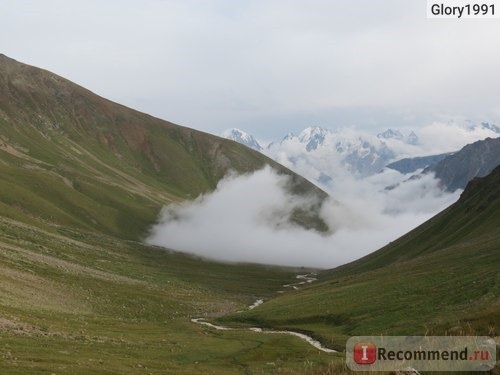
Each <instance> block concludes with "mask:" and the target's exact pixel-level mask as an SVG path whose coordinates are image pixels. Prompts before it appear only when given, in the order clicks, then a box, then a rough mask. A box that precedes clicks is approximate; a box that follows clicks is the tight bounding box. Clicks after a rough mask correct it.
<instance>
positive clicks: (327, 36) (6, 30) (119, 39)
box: [0, 0, 500, 138]
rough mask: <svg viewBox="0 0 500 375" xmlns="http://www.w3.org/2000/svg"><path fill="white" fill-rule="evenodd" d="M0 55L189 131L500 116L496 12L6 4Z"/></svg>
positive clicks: (348, 4)
mask: <svg viewBox="0 0 500 375" xmlns="http://www.w3.org/2000/svg"><path fill="white" fill-rule="evenodd" d="M1 5H2V11H1V12H0V24H1V25H2V32H1V36H0V52H2V53H4V54H6V55H8V56H10V57H12V58H15V59H17V60H20V61H23V62H26V63H29V64H32V65H36V66H39V67H43V68H46V69H48V70H51V71H53V72H55V73H57V74H60V75H62V76H65V77H66V78H69V79H70V80H73V81H75V82H76V83H79V84H81V85H83V86H85V87H87V88H89V89H90V90H92V91H94V92H96V93H98V94H100V95H102V96H105V97H107V98H109V99H112V100H114V101H117V102H120V103H123V104H125V105H128V106H130V107H133V108H136V109H139V110H142V111H144V112H147V113H150V114H153V115H155V116H158V117H161V118H164V119H167V120H170V121H173V122H177V123H179V124H182V125H186V126H190V127H194V128H197V129H201V130H205V131H209V132H213V133H220V132H221V131H222V130H223V129H225V128H228V127H240V128H243V129H245V130H247V131H250V132H252V133H254V134H255V135H257V136H260V137H264V138H265V137H277V136H280V135H282V134H283V133H286V132H287V131H297V130H300V129H302V128H304V127H306V126H310V125H321V126H325V127H330V128H335V127H338V126H346V125H355V126H357V127H359V128H361V129H366V130H373V131H374V132H375V131H377V130H379V129H382V128H386V127H389V126H391V127H399V126H404V127H414V128H417V127H419V126H422V125H425V124H428V123H430V122H431V121H433V120H446V119H448V118H450V117H464V118H469V119H472V120H486V121H492V122H496V123H497V124H498V123H500V100H499V99H500V74H499V72H500V69H499V67H500V48H499V47H500V19H484V20H478V19H462V20H452V19H431V20H429V19H427V18H426V1H425V0H411V1H407V0H405V1H403V0H377V1H374V0H335V1H332V0H328V1H319V0H317V1H314V0H308V1H306V0H303V1H294V0H282V1H273V0H265V1H257V0H255V1H245V0H238V1H234V0H220V1H211V0H198V1H190V0H176V1H169V0H165V1H161V0H142V1H129V0H120V1H118V0H116V1H113V0H106V1H105V0H98V1H97V0H72V1H67V0H44V1H38V0H2V1H1Z"/></svg>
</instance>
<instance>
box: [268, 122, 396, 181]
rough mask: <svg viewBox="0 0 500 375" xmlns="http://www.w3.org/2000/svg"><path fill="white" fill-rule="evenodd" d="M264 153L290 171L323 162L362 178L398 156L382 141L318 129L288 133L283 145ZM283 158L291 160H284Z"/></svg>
mask: <svg viewBox="0 0 500 375" xmlns="http://www.w3.org/2000/svg"><path fill="white" fill-rule="evenodd" d="M265 153H266V154H267V155H268V156H270V157H272V158H275V159H276V160H279V162H282V163H285V164H287V165H288V166H290V167H293V166H294V165H295V164H298V163H300V164H304V163H306V164H309V163H312V164H313V165H314V164H317V163H318V160H322V161H323V162H325V163H330V164H331V165H341V166H343V167H344V168H346V169H347V170H348V171H349V172H351V173H353V174H355V175H360V176H366V175H369V174H373V173H376V172H378V171H379V170H380V169H382V168H383V167H385V165H386V164H387V163H388V162H389V161H391V160H393V159H394V158H395V156H396V155H395V153H394V152H393V151H392V150H391V149H390V148H389V147H388V146H387V144H386V143H385V142H384V140H383V139H380V138H377V137H374V136H371V135H368V134H365V133H361V132H355V131H352V130H343V131H332V130H328V129H324V128H321V127H319V126H313V127H309V128H306V129H304V130H303V131H302V132H301V133H299V134H298V135H294V134H292V133H289V134H287V136H286V137H285V138H283V140H282V141H281V142H279V143H272V144H271V145H270V146H269V147H268V148H267V149H266V151H265ZM284 155H287V157H286V158H287V159H288V160H284ZM314 160H316V161H314ZM320 172H321V173H323V178H322V179H323V180H324V178H325V176H324V175H325V174H326V175H327V176H328V174H327V173H326V172H325V171H320ZM330 177H331V176H330Z"/></svg>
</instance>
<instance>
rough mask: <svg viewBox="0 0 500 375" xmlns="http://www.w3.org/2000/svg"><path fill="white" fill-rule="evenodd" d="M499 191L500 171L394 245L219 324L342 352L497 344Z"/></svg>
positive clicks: (499, 322)
mask: <svg viewBox="0 0 500 375" xmlns="http://www.w3.org/2000/svg"><path fill="white" fill-rule="evenodd" d="M499 189H500V167H499V168H497V169H496V170H495V171H494V173H493V174H492V175H490V176H488V177H487V178H484V179H481V180H476V181H474V182H473V183H472V184H471V185H470V186H469V188H468V189H467V190H466V191H465V192H464V194H463V195H462V197H461V199H460V200H459V201H458V202H457V203H455V204H454V205H453V206H451V207H450V208H448V209H447V210H445V211H444V212H442V213H441V214H439V215H437V216H436V217H434V218H432V219H431V220H429V221H428V222H426V223H424V224H423V225H421V226H420V227H418V228H416V229H415V230H413V231H412V232H410V233H408V234H407V235H405V236H403V237H401V238H400V239H398V240H396V241H394V242H393V243H391V244H390V245H388V246H386V247H384V248H382V249H380V250H379V251H377V252H375V253H373V254H370V255H368V256H366V257H365V258H362V259H360V260H358V261H355V262H353V263H351V264H347V265H345V266H342V267H338V268H336V269H333V270H329V271H324V272H321V273H320V274H319V278H320V281H318V282H316V283H314V284H312V285H311V286H308V287H306V288H303V289H301V290H298V291H294V292H289V293H286V294H284V295H282V296H279V297H276V298H274V299H272V300H271V301H269V302H267V303H265V304H263V305H262V306H260V307H258V308H257V309H255V310H252V311H248V312H245V313H243V314H232V315H228V316H225V317H222V318H220V319H219V321H221V322H224V323H225V324H229V325H230V324H238V325H260V326H267V327H275V328H282V329H294V330H301V331H305V332H307V333H309V334H311V335H312V336H314V337H316V338H317V339H319V340H320V341H322V342H324V343H326V344H328V345H330V346H332V347H334V348H337V349H342V348H343V345H345V340H346V339H347V338H348V337H349V336H353V335H404V334H413V335H415V334H438V335H439V334H466V333H469V334H470V333H474V334H481V335H491V336H495V335H497V336H498V334H499V330H500V328H499V327H500V257H499V254H500V232H499V231H498V228H499V227H500V190H499Z"/></svg>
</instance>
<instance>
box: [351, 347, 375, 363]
mask: <svg viewBox="0 0 500 375" xmlns="http://www.w3.org/2000/svg"><path fill="white" fill-rule="evenodd" d="M376 359H377V347H376V346H375V345H374V344H372V343H371V342H358V343H357V344H356V345H354V362H356V363H357V364H359V365H371V364H372V363H374V362H375V360H376Z"/></svg>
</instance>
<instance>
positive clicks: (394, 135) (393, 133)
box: [377, 129, 404, 141]
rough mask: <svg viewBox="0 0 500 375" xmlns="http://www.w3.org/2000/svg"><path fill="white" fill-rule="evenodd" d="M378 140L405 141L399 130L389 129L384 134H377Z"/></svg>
mask: <svg viewBox="0 0 500 375" xmlns="http://www.w3.org/2000/svg"><path fill="white" fill-rule="evenodd" d="M377 138H383V139H397V140H398V141H401V140H403V138H404V137H403V134H401V132H400V131H399V130H393V129H387V130H386V131H385V132H383V133H379V134H377Z"/></svg>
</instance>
